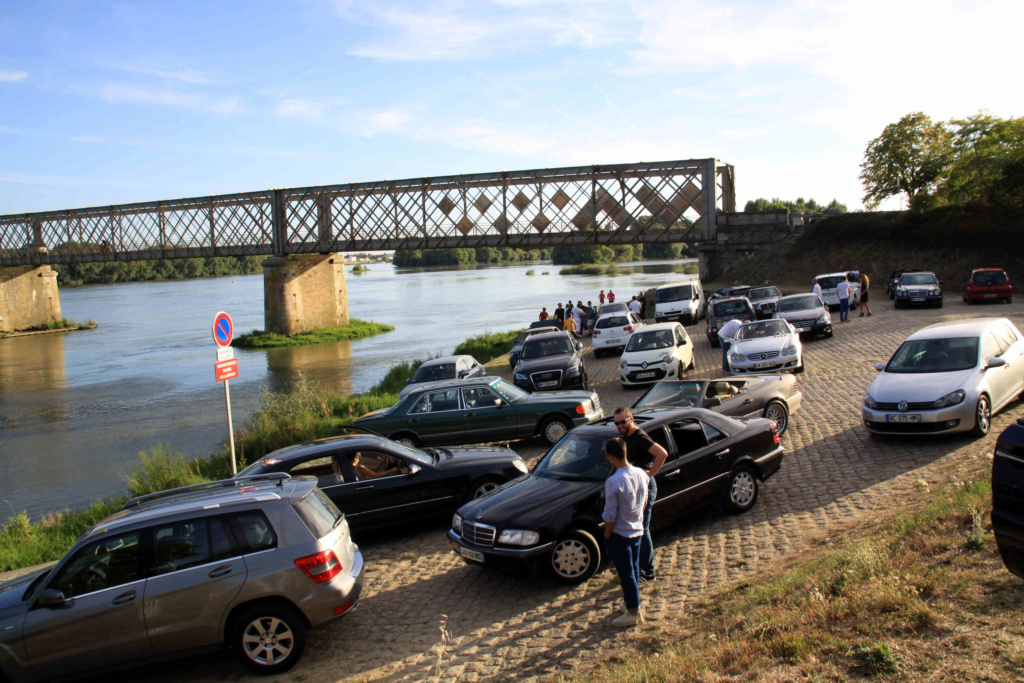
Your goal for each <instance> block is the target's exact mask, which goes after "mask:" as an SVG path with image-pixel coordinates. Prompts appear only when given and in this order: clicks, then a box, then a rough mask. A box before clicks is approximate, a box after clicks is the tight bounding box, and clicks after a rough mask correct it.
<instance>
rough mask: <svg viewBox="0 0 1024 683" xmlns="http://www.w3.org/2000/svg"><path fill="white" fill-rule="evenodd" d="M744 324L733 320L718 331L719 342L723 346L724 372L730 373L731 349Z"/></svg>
mask: <svg viewBox="0 0 1024 683" xmlns="http://www.w3.org/2000/svg"><path fill="white" fill-rule="evenodd" d="M741 324H742V323H741V322H740V321H739V320H736V319H735V318H733V319H732V320H729V321H727V322H726V323H725V324H724V325H722V326H721V327H720V328H719V329H718V341H719V342H721V344H722V372H726V373H727V372H729V349H730V348H732V341H733V338H734V337H735V336H736V332H737V331H738V330H739V329H740V325H741Z"/></svg>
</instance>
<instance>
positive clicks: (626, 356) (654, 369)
mask: <svg viewBox="0 0 1024 683" xmlns="http://www.w3.org/2000/svg"><path fill="white" fill-rule="evenodd" d="M692 367H693V343H692V342H691V341H690V336H689V335H688V334H686V329H685V328H684V327H683V326H682V325H680V324H679V323H657V324H655V325H647V326H646V327H644V328H643V329H641V330H637V331H636V332H634V333H633V334H631V335H630V337H629V341H628V342H627V343H626V350H625V351H623V352H622V360H620V361H619V378H620V379H621V380H622V386H624V387H633V386H637V385H638V384H651V383H653V382H657V381H659V380H663V379H680V378H682V376H683V372H684V371H686V370H688V369H690V368H692Z"/></svg>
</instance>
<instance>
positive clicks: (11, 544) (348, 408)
mask: <svg viewBox="0 0 1024 683" xmlns="http://www.w3.org/2000/svg"><path fill="white" fill-rule="evenodd" d="M518 333H519V332H518V331H516V332H499V333H486V334H483V335H479V336H476V337H471V338H469V339H467V340H466V341H465V342H463V343H462V344H460V345H459V346H458V347H457V348H456V353H460V354H461V353H471V354H472V355H474V357H476V358H477V360H479V361H480V362H482V363H486V362H487V361H488V360H491V359H493V358H496V357H497V356H500V355H502V354H504V353H506V352H507V351H508V344H509V341H510V340H511V339H512V338H513V337H515V336H516V335H517V334H518ZM422 362H423V361H421V360H417V361H409V362H403V363H398V364H396V365H394V366H393V367H392V368H391V369H390V370H389V371H388V373H387V374H386V375H385V376H384V377H383V379H381V381H380V382H378V383H377V384H376V385H375V386H374V387H373V388H371V389H370V390H369V391H368V392H366V393H365V394H355V395H352V396H345V395H342V394H341V393H340V392H338V391H337V390H334V389H330V388H325V387H321V386H317V385H315V384H313V383H311V382H309V381H308V380H307V379H306V378H305V377H303V376H301V375H300V377H299V380H298V382H297V384H296V386H295V387H294V388H293V389H292V390H291V391H289V392H287V393H272V392H269V391H264V392H263V394H262V395H261V396H260V407H259V408H258V409H257V410H256V411H255V412H254V413H253V415H252V416H251V417H250V418H249V420H248V421H247V422H246V423H245V425H244V426H243V427H242V428H241V429H238V430H236V431H235V457H236V459H237V462H238V469H242V468H243V467H245V466H247V465H249V464H251V463H253V462H255V461H256V460H259V459H260V458H262V457H263V456H264V455H266V454H267V453H270V452H272V451H275V450H277V449H279V448H284V447H285V446H290V445H292V444H296V443H302V442H304V441H310V440H312V439H319V438H324V437H328V436H334V435H336V434H338V432H339V428H340V427H341V426H343V425H346V424H351V423H352V421H353V420H354V419H355V418H357V417H359V416H360V415H363V414H365V413H368V412H370V411H372V410H379V409H381V408H387V407H388V406H392V405H394V404H395V403H396V402H397V401H398V392H399V391H401V389H402V387H404V386H405V380H406V379H407V378H409V377H412V376H413V374H414V373H415V372H416V370H417V369H418V368H419V366H420V364H421V363H422ZM230 476H231V456H230V451H229V450H228V446H227V445H226V444H225V445H224V446H223V447H222V448H221V450H219V451H218V452H215V453H211V454H210V455H209V456H207V457H198V458H191V459H190V458H186V457H185V455H184V454H182V453H180V452H178V451H175V450H174V449H173V448H170V447H168V446H165V445H164V444H157V445H156V446H154V447H153V448H151V449H149V450H148V451H144V452H142V453H139V463H138V464H137V465H136V466H135V467H134V468H133V469H132V471H131V472H130V473H129V474H127V475H125V482H126V484H127V488H128V496H141V495H145V494H147V493H154V492H156V491H164V490H167V489H172V488H176V487H179V486H189V485H191V484H198V483H202V482H204V481H214V480H217V479H225V478H227V477H230ZM128 496H125V495H120V496H112V497H110V498H108V499H104V500H102V501H97V502H94V503H93V504H92V505H90V506H89V507H88V508H86V509H84V510H77V511H72V510H64V511H59V512H52V513H49V514H47V515H45V516H44V517H43V518H42V519H40V520H39V521H38V522H36V523H34V524H33V523H31V522H30V520H29V518H28V516H27V515H26V514H25V513H23V512H22V513H20V514H17V515H15V516H13V517H12V518H11V519H9V520H8V522H7V524H6V525H5V526H4V527H3V528H2V529H0V571H10V570H13V569H18V568H21V567H28V566H32V565H35V564H39V563H41V562H49V561H52V560H57V559H60V558H61V557H62V556H63V555H64V553H65V552H67V549H68V548H70V547H71V545H72V544H73V543H74V542H75V539H77V538H78V537H79V536H80V535H81V534H82V532H84V531H85V530H87V529H89V528H90V527H92V526H93V525H95V524H96V523H97V522H98V521H100V520H101V519H103V518H104V517H107V516H109V515H111V514H113V513H114V512H116V511H117V510H119V509H120V508H121V507H122V506H123V505H124V503H125V501H126V500H127V498H128Z"/></svg>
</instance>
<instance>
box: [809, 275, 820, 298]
mask: <svg viewBox="0 0 1024 683" xmlns="http://www.w3.org/2000/svg"><path fill="white" fill-rule="evenodd" d="M811 292H813V293H814V294H817V295H818V297H819V298H820V297H821V285H819V284H818V278H814V286H813V287H811Z"/></svg>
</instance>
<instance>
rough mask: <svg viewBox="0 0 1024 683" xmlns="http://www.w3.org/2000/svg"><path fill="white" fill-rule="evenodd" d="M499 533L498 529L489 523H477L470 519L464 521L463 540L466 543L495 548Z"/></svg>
mask: <svg viewBox="0 0 1024 683" xmlns="http://www.w3.org/2000/svg"><path fill="white" fill-rule="evenodd" d="M497 533H498V530H497V529H496V528H495V527H493V526H490V525H487V524H477V523H476V522H470V521H469V520H463V522H462V540H464V541H465V542H466V543H472V544H473V545H479V546H483V547H485V548H493V547H494V539H495V537H496V536H497Z"/></svg>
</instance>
